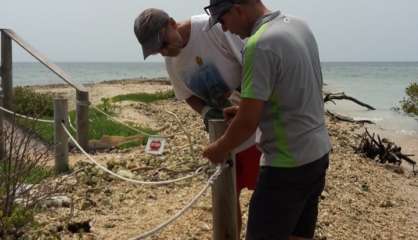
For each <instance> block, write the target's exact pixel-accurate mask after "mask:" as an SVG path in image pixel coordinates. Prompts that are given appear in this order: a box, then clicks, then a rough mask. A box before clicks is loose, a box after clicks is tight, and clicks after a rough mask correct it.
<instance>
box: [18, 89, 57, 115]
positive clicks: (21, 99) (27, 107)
mask: <svg viewBox="0 0 418 240" xmlns="http://www.w3.org/2000/svg"><path fill="white" fill-rule="evenodd" d="M13 97H14V99H13V110H14V111H15V112H17V113H20V114H23V115H27V116H33V117H38V118H41V117H51V118H52V117H53V116H54V105H53V104H54V103H53V96H52V94H45V93H37V92H35V91H34V90H32V89H30V88H29V87H16V88H15V89H14V96H13Z"/></svg>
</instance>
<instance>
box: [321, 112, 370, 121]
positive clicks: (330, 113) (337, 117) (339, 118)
mask: <svg viewBox="0 0 418 240" xmlns="http://www.w3.org/2000/svg"><path fill="white" fill-rule="evenodd" d="M327 114H328V115H329V116H331V117H332V118H334V119H337V120H340V121H344V122H350V123H358V124H365V123H368V124H375V123H374V122H372V121H370V120H354V119H353V118H351V117H347V116H342V115H340V114H337V113H333V112H331V111H329V110H327Z"/></svg>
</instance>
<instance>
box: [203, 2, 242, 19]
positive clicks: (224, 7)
mask: <svg viewBox="0 0 418 240" xmlns="http://www.w3.org/2000/svg"><path fill="white" fill-rule="evenodd" d="M234 2H235V1H234V0H228V1H220V2H217V3H215V4H212V5H209V6H206V7H205V8H203V9H204V10H205V12H206V14H207V15H209V16H222V15H223V14H225V13H226V12H228V11H229V10H230V9H231V8H232V6H233V5H234Z"/></svg>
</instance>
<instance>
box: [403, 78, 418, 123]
mask: <svg viewBox="0 0 418 240" xmlns="http://www.w3.org/2000/svg"><path fill="white" fill-rule="evenodd" d="M405 92H406V97H405V98H404V99H403V100H402V101H401V108H402V110H403V111H404V112H405V113H408V114H411V115H414V116H418V83H416V82H415V83H411V84H410V85H409V86H408V87H407V88H406V90H405Z"/></svg>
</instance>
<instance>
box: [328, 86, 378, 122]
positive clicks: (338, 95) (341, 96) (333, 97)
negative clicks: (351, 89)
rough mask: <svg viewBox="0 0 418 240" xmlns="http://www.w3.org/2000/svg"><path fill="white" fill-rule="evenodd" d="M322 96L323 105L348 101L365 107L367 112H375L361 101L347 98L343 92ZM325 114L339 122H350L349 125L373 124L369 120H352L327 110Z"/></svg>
mask: <svg viewBox="0 0 418 240" xmlns="http://www.w3.org/2000/svg"><path fill="white" fill-rule="evenodd" d="M324 94H325V97H324V103H326V102H332V103H334V104H335V102H334V100H350V101H352V102H355V103H357V104H358V105H360V106H363V107H366V108H367V109H369V110H376V109H375V108H374V107H372V106H370V105H368V104H366V103H363V102H361V101H359V100H357V99H355V98H353V97H350V96H347V95H345V93H343V92H342V93H324ZM327 114H328V116H330V117H331V118H333V119H336V120H339V121H344V122H350V123H358V124H365V123H368V124H375V123H374V122H373V121H370V120H354V119H353V118H351V117H347V116H343V115H340V114H337V113H333V112H330V111H328V110H327Z"/></svg>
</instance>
